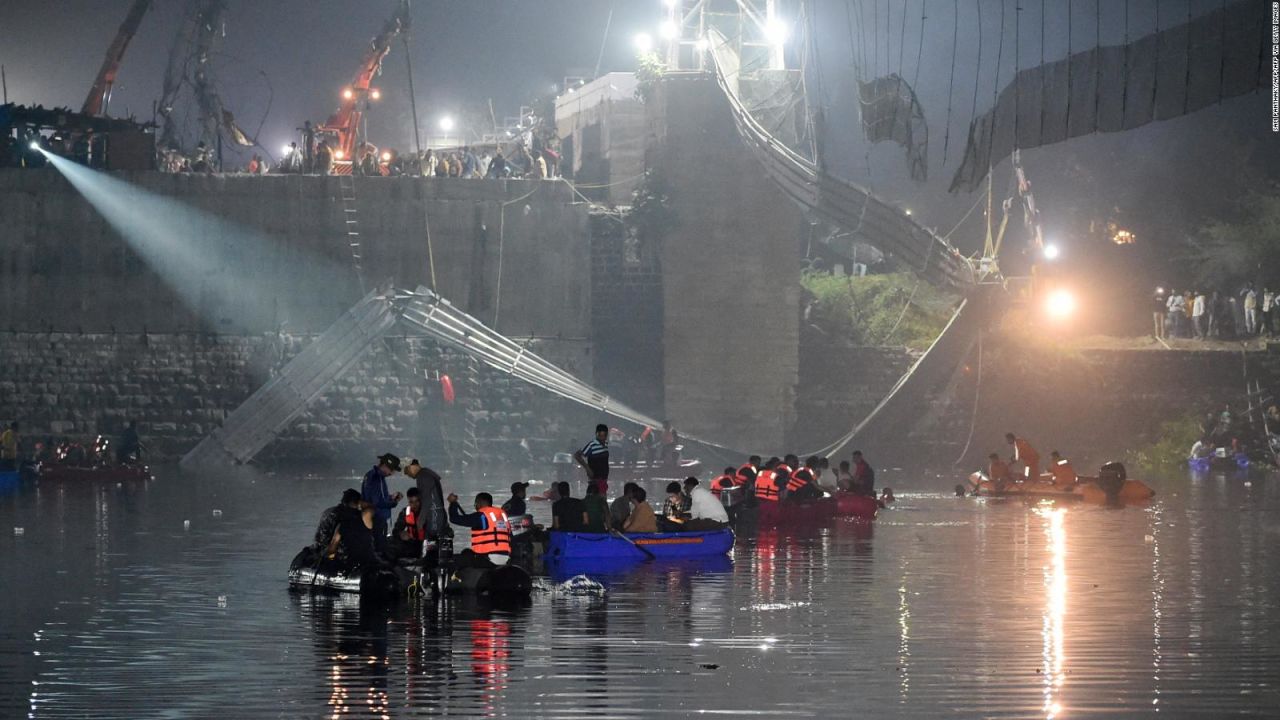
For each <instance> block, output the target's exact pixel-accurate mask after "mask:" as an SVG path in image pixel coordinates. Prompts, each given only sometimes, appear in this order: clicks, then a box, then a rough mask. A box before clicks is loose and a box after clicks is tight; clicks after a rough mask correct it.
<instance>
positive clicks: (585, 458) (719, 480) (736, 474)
mask: <svg viewBox="0 0 1280 720" xmlns="http://www.w3.org/2000/svg"><path fill="white" fill-rule="evenodd" d="M612 434H613V432H612V431H611V429H610V428H609V426H607V425H604V424H601V425H598V426H596V433H595V437H593V438H592V440H591V441H590V442H588V443H587V444H586V445H585V446H583V447H582V448H581V449H580V450H579V451H578V452H576V453H574V458H575V460H576V461H577V462H578V464H579V465H580V467H581V468H582V469H583V471H584V472H585V474H586V479H587V482H586V491H585V494H584V495H583V496H582V497H580V498H578V497H574V496H573V485H572V484H571V483H570V482H568V481H563V480H562V481H559V482H555V483H552V484H551V486H550V488H548V490H547V491H546V492H545V493H542V494H540V495H537V496H534V497H533V498H530V497H529V496H528V493H527V491H528V488H529V483H527V482H514V483H512V484H511V495H510V497H509V498H508V499H507V500H506V501H505V502H504V503H503V504H502V505H501V506H498V505H496V504H495V501H494V498H493V495H492V494H491V493H488V492H481V493H477V494H476V495H475V498H474V501H473V510H472V511H470V512H468V511H465V510H463V508H462V506H461V505H460V503H459V498H458V496H457V495H456V494H453V493H450V494H449V495H448V497H447V498H446V500H445V502H446V504H447V506H448V521H449V523H450V524H451V525H456V526H459V527H465V528H467V530H468V532H469V534H470V539H471V543H470V547H469V548H468V549H467V550H464V551H463V552H462V553H460V554H458V555H457V556H455V557H456V560H455V564H456V565H461V566H464V567H495V566H498V565H503V564H505V563H506V562H507V561H508V560H509V558H510V556H511V553H512V551H513V532H512V529H513V527H514V526H515V523H517V522H519V521H520V520H521V519H525V518H526V516H528V515H529V508H528V503H529V501H531V500H533V501H546V502H550V504H551V526H550V527H549V528H546V530H549V531H553V532H575V533H659V532H682V531H690V532H691V531H705V530H715V529H718V528H723V527H726V526H727V525H728V523H729V520H730V518H729V514H728V511H727V509H726V505H725V502H724V501H723V500H722V497H723V496H724V494H725V493H734V492H740V493H742V494H744V495H745V496H746V497H747V498H749V499H750V502H754V503H756V504H761V503H773V502H780V503H790V502H803V501H806V500H811V499H814V498H818V497H822V496H823V495H824V494H825V493H828V492H830V493H837V492H847V493H855V494H859V495H866V496H869V497H872V498H875V493H876V489H875V471H874V470H873V469H872V467H871V465H870V463H868V462H867V460H866V459H865V458H864V457H863V454H862V453H861V452H854V453H853V455H852V458H851V459H850V460H849V461H842V462H840V463H839V464H838V466H837V467H835V468H833V467H832V466H831V462H830V460H829V459H827V458H819V457H817V456H814V457H810V458H808V459H806V460H805V461H804V462H803V463H801V462H800V460H799V458H798V457H797V456H795V455H786V456H785V457H782V458H778V457H771V458H769V459H768V460H767V461H763V462H762V460H761V458H760V457H759V456H754V455H753V456H752V457H750V458H749V459H748V460H747V462H745V463H743V464H742V465H741V466H740V467H737V468H733V467H727V468H725V469H724V472H723V473H721V474H720V475H719V476H717V477H716V478H714V479H712V480H711V481H710V482H708V483H707V484H705V485H704V484H703V482H702V481H700V480H699V479H698V478H696V477H689V478H686V479H685V480H684V481H683V482H679V481H674V482H670V483H668V485H667V486H666V489H665V494H664V496H663V497H662V498H661V505H660V506H659V507H660V509H659V510H657V511H655V509H654V507H655V503H657V502H658V499H657V498H654V499H653V500H650V497H649V492H648V491H647V490H646V489H645V488H644V487H643V486H642V485H640V484H639V483H635V482H627V483H625V484H624V485H623V486H622V489H621V493H620V494H619V495H618V496H617V497H615V498H614V499H613V500H612V501H610V500H609V498H608V493H609V471H610V464H609V441H610V437H611V435H612ZM665 435H666V438H667V439H672V440H673V439H674V438H675V437H678V436H677V435H676V433H675V431H674V430H672V429H671V428H670V426H669V424H668V425H667V427H666V428H665ZM397 472H401V464H400V458H398V457H397V456H395V455H392V454H389V453H388V454H385V455H382V456H379V458H378V460H377V465H375V466H374V467H373V468H372V469H370V470H369V472H368V473H366V474H365V476H364V480H363V481H362V483H361V486H360V489H359V490H356V489H354V488H352V489H349V490H347V491H345V492H344V493H343V495H342V498H341V500H340V501H339V503H338V504H337V505H335V506H333V507H331V508H329V509H327V510H326V511H325V512H324V514H323V516H322V517H321V520H320V523H319V525H318V526H317V528H316V532H315V537H314V543H313V545H312V549H313V550H314V551H315V552H316V553H317V554H319V555H320V556H327V557H329V558H330V559H333V558H337V557H342V558H345V559H347V560H349V561H351V562H354V563H355V564H357V565H369V566H387V565H390V564H392V563H395V562H397V561H398V560H400V559H403V558H418V557H421V556H422V554H423V551H424V542H425V541H426V540H427V526H428V518H427V517H426V515H427V513H425V512H424V511H423V510H422V502H423V498H422V497H421V495H420V492H419V490H418V488H417V487H412V488H410V489H409V490H408V492H407V493H404V494H402V493H398V492H397V493H392V492H390V491H389V489H388V485H387V478H388V477H390V476H391V475H393V474H395V473H397ZM403 472H404V474H405V475H406V476H407V477H409V478H411V479H415V480H416V479H418V478H419V476H420V475H422V474H423V473H426V474H427V475H426V477H428V478H430V479H432V480H434V481H435V482H437V483H438V482H439V480H440V476H439V475H438V474H436V473H435V472H433V471H432V470H430V469H429V468H426V467H424V466H423V465H422V464H421V463H419V462H418V460H416V459H415V460H411V461H410V462H409V463H408V465H406V466H405V467H404V468H403ZM893 499H894V498H893V491H892V490H891V489H889V488H885V489H884V492H883V494H882V495H881V497H880V502H881V503H882V505H883V503H889V502H893ZM402 500H407V502H406V504H405V506H404V507H403V508H402V509H401V510H400V512H399V514H398V515H396V516H395V518H394V520H393V518H392V516H393V513H394V511H395V509H396V508H397V507H398V506H399V505H400V503H401V501H402ZM535 527H537V526H535ZM538 529H541V528H538Z"/></svg>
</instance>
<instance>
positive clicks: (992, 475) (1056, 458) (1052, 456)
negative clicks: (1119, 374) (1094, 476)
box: [955, 432, 1079, 496]
mask: <svg viewBox="0 0 1280 720" xmlns="http://www.w3.org/2000/svg"><path fill="white" fill-rule="evenodd" d="M1004 439H1005V442H1006V443H1008V444H1009V445H1010V446H1012V449H1013V453H1012V454H1011V455H1010V456H1009V459H1008V460H1007V461H1006V460H1004V459H1002V458H1001V457H1000V453H994V452H993V453H991V454H990V455H988V456H987V466H986V468H985V470H984V472H982V473H979V474H978V477H980V478H981V479H982V480H985V481H986V482H988V483H990V487H991V489H992V490H994V491H995V492H997V493H1002V492H1005V491H1007V490H1009V489H1010V488H1012V487H1014V486H1015V485H1016V486H1022V487H1024V488H1025V487H1030V486H1036V487H1039V488H1042V489H1045V490H1055V491H1058V492H1070V491H1071V490H1072V489H1073V488H1075V486H1076V484H1077V483H1078V482H1079V476H1077V475H1076V470H1075V467H1074V466H1073V465H1072V464H1071V461H1070V460H1068V459H1067V458H1065V457H1063V456H1062V454H1061V453H1059V452H1058V451H1057V450H1054V451H1052V452H1050V453H1049V464H1048V467H1047V468H1045V472H1044V473H1043V474H1042V473H1041V472H1040V470H1041V465H1040V453H1039V452H1038V451H1037V450H1036V449H1035V447H1033V446H1032V445H1031V442H1030V441H1029V440H1027V439H1026V438H1025V437H1022V436H1021V435H1017V434H1015V433H1012V432H1010V433H1006V434H1005V436H1004ZM980 485H981V482H979V481H978V480H977V479H975V482H974V483H973V485H971V486H970V487H968V488H966V487H965V486H964V485H956V488H955V490H956V495H959V496H963V495H965V494H966V492H973V493H975V494H976V493H977V492H978V491H979V486H980Z"/></svg>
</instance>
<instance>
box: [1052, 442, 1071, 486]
mask: <svg viewBox="0 0 1280 720" xmlns="http://www.w3.org/2000/svg"><path fill="white" fill-rule="evenodd" d="M1049 472H1051V473H1053V487H1054V488H1055V489H1057V490H1063V491H1070V490H1071V489H1072V488H1074V487H1075V486H1076V469H1075V468H1073V467H1071V461H1070V460H1068V459H1066V458H1064V457H1062V455H1061V454H1060V453H1059V452H1058V451H1057V450H1054V451H1053V452H1051V453H1049Z"/></svg>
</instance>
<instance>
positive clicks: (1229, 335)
mask: <svg viewBox="0 0 1280 720" xmlns="http://www.w3.org/2000/svg"><path fill="white" fill-rule="evenodd" d="M1153 303H1154V304H1153V307H1152V309H1151V311H1152V321H1153V323H1154V334H1155V337H1156V338H1157V339H1160V340H1165V339H1169V338H1195V339H1196V340H1240V339H1247V338H1251V337H1257V336H1259V335H1267V336H1270V335H1272V334H1274V332H1275V327H1276V324H1277V323H1280V307H1278V305H1280V298H1278V297H1277V293H1276V292H1274V291H1272V290H1271V289H1270V288H1267V287H1263V288H1262V290H1260V291H1259V290H1258V289H1257V288H1256V287H1255V285H1254V283H1248V284H1246V285H1245V286H1244V287H1242V288H1240V290H1239V291H1238V292H1236V293H1235V294H1228V293H1222V292H1219V291H1218V290H1203V289H1196V290H1177V289H1171V290H1169V291H1167V292H1166V291H1165V289H1164V288H1157V289H1156V292H1155V295H1154V297H1153Z"/></svg>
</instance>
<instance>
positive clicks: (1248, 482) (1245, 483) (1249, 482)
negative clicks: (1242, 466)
mask: <svg viewBox="0 0 1280 720" xmlns="http://www.w3.org/2000/svg"><path fill="white" fill-rule="evenodd" d="M1244 486H1245V487H1253V481H1252V480H1245V481H1244Z"/></svg>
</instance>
